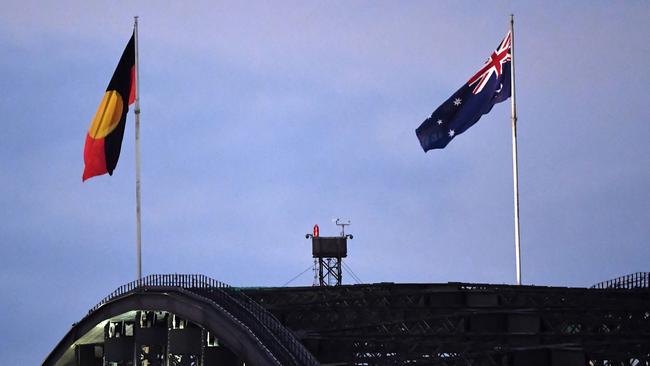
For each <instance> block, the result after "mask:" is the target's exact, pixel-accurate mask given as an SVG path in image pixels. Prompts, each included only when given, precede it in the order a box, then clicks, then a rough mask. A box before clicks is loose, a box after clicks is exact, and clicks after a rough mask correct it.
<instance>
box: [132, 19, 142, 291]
mask: <svg viewBox="0 0 650 366" xmlns="http://www.w3.org/2000/svg"><path fill="white" fill-rule="evenodd" d="M134 19H135V23H134V25H133V27H134V33H135V216H136V228H135V241H136V251H137V257H138V280H140V279H142V220H141V217H140V216H141V210H140V68H139V65H138V17H137V16H135V17H134Z"/></svg>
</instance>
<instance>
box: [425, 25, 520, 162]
mask: <svg viewBox="0 0 650 366" xmlns="http://www.w3.org/2000/svg"><path fill="white" fill-rule="evenodd" d="M511 40H512V38H511V35H510V32H508V34H507V35H506V37H505V38H504V39H503V41H501V43H500V44H499V47H498V48H497V49H496V51H494V52H492V55H490V58H489V59H488V60H487V61H486V62H485V65H483V67H481V69H480V70H478V72H477V73H476V74H475V75H474V76H472V77H471V78H470V79H469V81H468V82H467V83H466V84H465V85H463V86H462V87H461V88H460V89H458V91H456V92H455V93H454V94H453V95H452V96H451V97H449V99H447V100H446V101H445V102H444V103H442V105H441V106H440V107H438V109H436V110H435V111H433V113H432V114H431V117H429V118H427V119H426V120H425V121H424V122H422V124H421V125H420V127H418V128H417V129H416V130H415V134H416V135H417V136H418V139H419V140H420V145H422V148H423V149H424V151H425V152H427V151H429V150H432V149H442V148H444V147H445V146H447V144H448V143H449V142H450V141H451V140H453V139H454V137H456V136H458V135H460V134H461V133H463V132H465V131H466V130H467V129H468V128H470V127H471V126H472V125H473V124H475V123H476V122H477V121H478V120H479V119H480V118H481V116H482V115H484V114H486V113H488V112H489V111H490V110H491V109H492V107H493V106H494V105H495V104H496V103H500V102H503V101H504V100H506V99H508V98H509V97H510V67H511V64H512V63H511V59H512V56H511V55H512V53H511Z"/></svg>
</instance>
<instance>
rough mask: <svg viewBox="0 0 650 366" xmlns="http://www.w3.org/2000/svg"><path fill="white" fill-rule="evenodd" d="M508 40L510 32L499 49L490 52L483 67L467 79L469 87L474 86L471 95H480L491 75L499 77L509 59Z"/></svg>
mask: <svg viewBox="0 0 650 366" xmlns="http://www.w3.org/2000/svg"><path fill="white" fill-rule="evenodd" d="M510 39H511V37H510V32H508V34H507V35H506V38H504V39H503V41H501V44H500V45H499V48H497V49H496V51H494V52H492V55H490V58H488V59H487V61H485V65H483V67H482V68H481V69H480V70H479V71H478V72H477V73H476V74H474V76H472V77H471V78H470V79H469V81H468V82H467V84H469V85H470V86H472V85H474V84H476V86H475V87H474V90H472V93H474V94H478V93H480V92H481V90H483V87H484V86H485V84H487V82H488V80H489V79H490V77H491V76H492V74H496V76H497V78H499V77H501V73H502V72H503V64H505V63H506V62H508V61H510V59H511V56H510Z"/></svg>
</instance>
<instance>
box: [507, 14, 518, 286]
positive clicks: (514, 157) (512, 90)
mask: <svg viewBox="0 0 650 366" xmlns="http://www.w3.org/2000/svg"><path fill="white" fill-rule="evenodd" d="M510 102H511V103H510V105H511V107H512V108H511V112H512V113H511V116H512V117H511V120H512V178H513V183H514V196H515V256H516V266H517V285H521V253H520V246H519V164H518V162H517V103H516V98H515V16H514V15H513V14H510Z"/></svg>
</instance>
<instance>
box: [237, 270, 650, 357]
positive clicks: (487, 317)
mask: <svg viewBox="0 0 650 366" xmlns="http://www.w3.org/2000/svg"><path fill="white" fill-rule="evenodd" d="M244 292H245V293H246V294H247V295H248V296H250V297H251V298H253V299H254V300H255V301H256V302H258V303H259V304H261V305H262V306H263V307H265V308H266V309H267V310H269V311H271V312H272V313H273V314H274V315H275V316H276V317H277V318H278V319H279V320H280V322H281V323H282V324H284V325H285V326H287V327H288V328H289V329H291V330H292V331H293V333H294V334H295V335H296V337H297V338H298V339H299V340H300V341H301V342H302V343H303V344H304V345H305V346H306V347H307V348H308V349H309V350H310V351H311V352H312V353H313V354H314V355H315V356H316V357H317V358H318V359H319V361H321V362H322V363H323V364H336V365H407V364H408V365H526V366H529V365H630V366H634V365H650V289H648V288H640V289H585V288H561V287H536V286H506V285H477V284H462V283H449V284H392V283H384V284H374V285H353V286H337V287H300V288H260V289H246V290H244Z"/></svg>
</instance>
